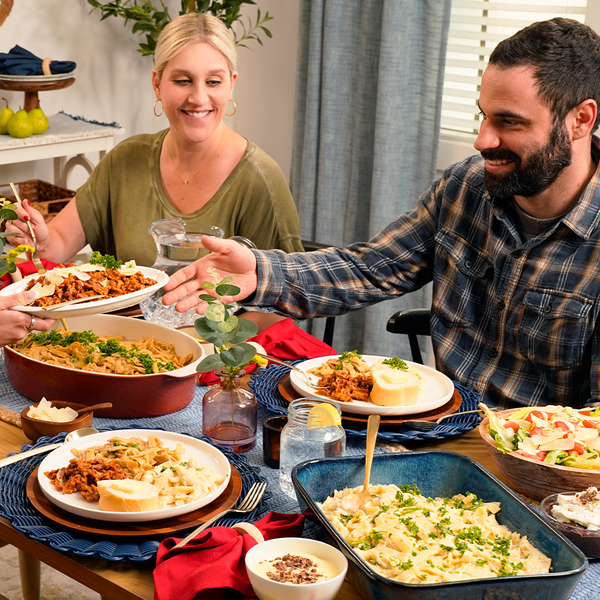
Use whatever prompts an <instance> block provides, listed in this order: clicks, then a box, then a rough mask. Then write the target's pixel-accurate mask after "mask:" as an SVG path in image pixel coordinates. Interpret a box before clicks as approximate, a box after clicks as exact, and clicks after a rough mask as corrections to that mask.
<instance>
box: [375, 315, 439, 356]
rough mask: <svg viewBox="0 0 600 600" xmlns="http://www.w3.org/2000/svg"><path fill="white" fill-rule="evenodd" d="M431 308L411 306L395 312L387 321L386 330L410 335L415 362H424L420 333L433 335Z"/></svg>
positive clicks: (409, 339) (411, 350)
mask: <svg viewBox="0 0 600 600" xmlns="http://www.w3.org/2000/svg"><path fill="white" fill-rule="evenodd" d="M429 317H430V310H429V309H428V308H409V309H406V310H400V311H398V312H396V313H394V314H393V315H392V316H391V317H390V318H389V319H388V322H387V325H386V330H387V331H389V332H390V333H400V334H404V335H408V343H409V344H410V352H411V354H412V360H413V362H416V363H420V364H423V357H422V356H421V349H420V348H419V340H418V339H417V336H419V335H431V329H430V326H429Z"/></svg>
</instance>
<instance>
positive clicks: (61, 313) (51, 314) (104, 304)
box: [0, 265, 169, 319]
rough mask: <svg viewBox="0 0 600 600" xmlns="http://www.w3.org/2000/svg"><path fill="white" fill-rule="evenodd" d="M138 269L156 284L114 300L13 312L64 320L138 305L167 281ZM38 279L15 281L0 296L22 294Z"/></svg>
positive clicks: (157, 273)
mask: <svg viewBox="0 0 600 600" xmlns="http://www.w3.org/2000/svg"><path fill="white" fill-rule="evenodd" d="M138 269H139V270H140V271H141V272H142V273H143V274H144V276H145V277H148V278H150V279H156V283H155V284H154V285H151V286H149V287H146V288H144V289H141V290H137V291H135V292H129V294H123V295H122V296H116V297H114V298H107V299H106V300H95V301H93V302H83V303H81V304H73V305H70V306H62V307H60V308H56V309H54V310H46V309H44V308H41V307H37V306H13V307H12V308H13V310H18V311H21V312H26V313H29V314H30V315H33V316H34V317H42V318H48V319H61V318H63V319H66V318H68V317H85V316H88V315H99V314H104V313H108V312H112V311H115V310H120V309H122V308H128V307H130V306H133V305H135V304H138V303H140V302H141V301H142V300H145V299H146V298H149V297H150V296H151V295H152V294H154V292H156V291H157V290H159V289H160V288H162V287H163V286H164V285H165V284H166V283H167V281H169V276H168V275H167V274H166V273H165V272H164V271H160V270H158V269H153V268H152V267H141V266H139V265H138ZM38 277H40V275H39V274H38V273H34V274H32V275H27V277H24V278H23V279H21V280H20V281H15V282H14V283H11V284H10V285H7V286H6V287H4V288H2V289H1V290H0V296H10V295H11V294H16V293H18V292H22V291H23V290H24V289H25V288H26V287H27V284H28V283H29V282H30V281H31V280H32V279H37V278H38Z"/></svg>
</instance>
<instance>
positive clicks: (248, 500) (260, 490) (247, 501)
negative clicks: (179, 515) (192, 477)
mask: <svg viewBox="0 0 600 600" xmlns="http://www.w3.org/2000/svg"><path fill="white" fill-rule="evenodd" d="M266 489H267V484H266V483H253V484H252V487H251V488H250V489H249V490H248V493H247V494H246V496H245V497H244V499H243V500H242V502H241V503H240V505H239V506H238V507H237V508H227V509H226V510H222V511H221V512H220V513H217V514H216V515H215V516H214V517H211V518H210V519H208V521H205V522H204V523H202V525H200V527H198V528H196V529H194V531H192V533H190V534H189V535H188V536H186V537H184V538H183V539H182V540H181V541H180V542H178V543H177V544H175V546H174V547H175V548H181V547H182V546H185V545H186V544H187V543H188V542H189V541H191V540H193V539H194V538H195V537H196V536H197V535H198V534H199V533H200V532H201V531H204V530H205V529H206V528H207V527H210V526H211V525H212V524H213V523H214V522H215V521H218V520H219V519H221V518H222V517H223V516H224V515H226V514H227V513H237V514H240V515H244V514H246V513H249V512H252V511H253V510H254V509H255V508H256V507H257V506H258V503H259V502H260V501H261V499H262V497H263V495H264V493H265V490H266Z"/></svg>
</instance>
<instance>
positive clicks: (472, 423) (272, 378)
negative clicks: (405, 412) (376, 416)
mask: <svg viewBox="0 0 600 600" xmlns="http://www.w3.org/2000/svg"><path fill="white" fill-rule="evenodd" d="M299 362H303V361H295V362H292V361H290V364H297V363H299ZM289 372H290V370H289V369H288V368H287V367H284V366H281V365H269V366H268V367H267V368H264V369H258V371H257V372H255V373H253V374H252V375H251V377H250V382H249V383H248V385H249V387H250V389H251V390H252V391H253V392H254V395H255V396H256V398H257V400H258V401H259V402H260V404H262V405H263V406H264V407H265V408H266V409H267V410H269V411H271V412H274V413H278V414H281V415H287V407H288V404H289V403H288V401H287V400H286V399H285V398H284V397H283V396H282V395H281V394H280V393H279V389H278V386H279V381H280V380H281V378H282V377H283V376H284V375H287V374H288V373H289ZM452 383H453V384H454V387H455V389H456V390H457V391H458V393H459V394H460V395H461V397H462V404H461V405H460V409H459V410H460V411H464V410H475V409H476V408H477V405H478V404H479V402H480V401H481V395H480V394H478V393H477V392H475V391H474V390H472V389H471V388H468V387H466V386H464V385H462V384H461V383H459V382H458V381H453V382H452ZM480 422H481V417H479V415H478V414H477V413H472V414H469V415H459V416H457V417H450V418H448V419H444V421H442V422H441V423H440V424H439V425H438V426H437V427H436V428H435V429H432V430H431V431H416V430H411V429H401V430H398V431H381V430H380V431H379V432H378V434H377V437H378V438H381V439H384V440H387V441H389V442H406V441H422V440H439V439H442V438H446V437H451V436H454V435H458V434H459V433H465V432H467V431H471V429H475V427H477V425H479V423H480ZM346 437H347V438H365V439H366V437H367V429H366V427H365V429H363V430H354V429H348V428H346Z"/></svg>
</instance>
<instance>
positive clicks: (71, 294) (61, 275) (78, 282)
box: [25, 252, 156, 307]
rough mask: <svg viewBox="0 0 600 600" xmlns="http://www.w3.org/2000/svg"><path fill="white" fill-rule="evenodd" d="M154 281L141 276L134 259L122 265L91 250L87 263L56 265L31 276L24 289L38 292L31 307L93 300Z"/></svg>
mask: <svg viewBox="0 0 600 600" xmlns="http://www.w3.org/2000/svg"><path fill="white" fill-rule="evenodd" d="M155 283H156V280H155V279H151V278H149V277H145V276H144V274H143V273H142V272H141V271H140V269H139V267H138V266H137V265H136V264H135V261H133V260H132V261H129V262H127V263H125V264H124V265H123V263H122V261H120V260H119V261H118V260H115V259H114V257H112V256H103V255H101V254H100V253H99V252H94V253H93V254H92V257H91V258H90V262H89V263H85V264H83V265H76V264H75V263H71V264H69V265H68V266H65V265H58V266H57V267H55V268H54V269H52V270H50V271H47V272H46V273H44V275H42V276H41V277H36V278H35V279H32V280H31V281H30V282H29V283H28V284H27V287H26V288H25V291H29V290H32V291H34V292H37V294H38V296H37V298H36V299H35V300H34V301H33V302H32V303H31V306H36V307H47V306H53V305H55V304H61V303H62V302H70V301H71V300H81V299H83V298H87V297H89V296H101V298H94V299H93V300H104V299H106V298H116V297H117V296H123V295H125V294H130V293H132V292H137V291H138V290H143V289H144V288H147V287H150V286H151V285H154V284H155ZM93 300H91V301H93Z"/></svg>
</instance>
